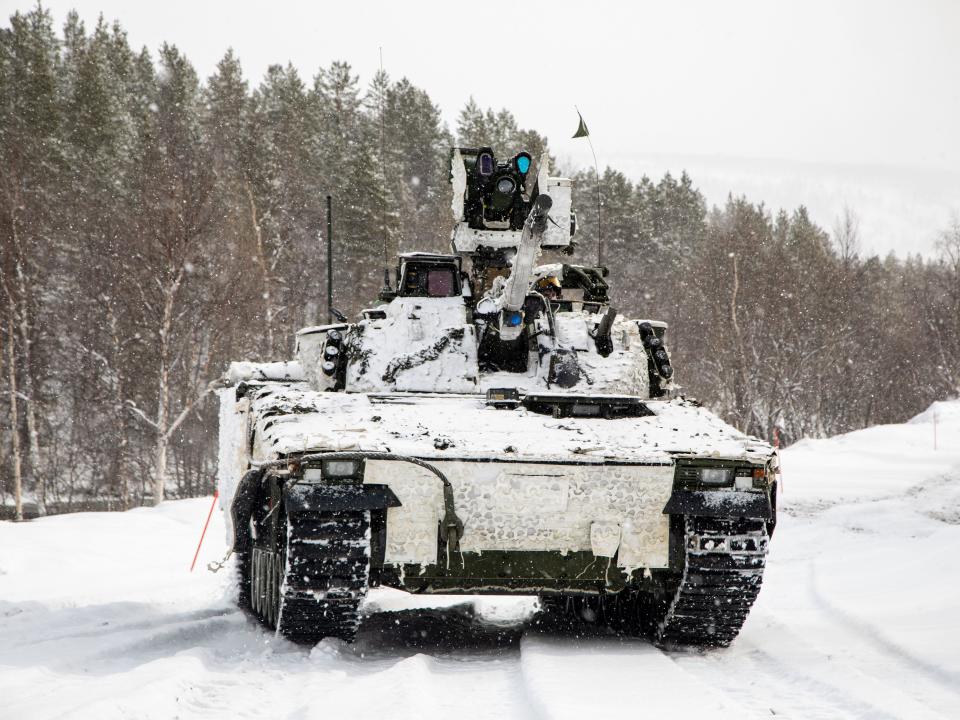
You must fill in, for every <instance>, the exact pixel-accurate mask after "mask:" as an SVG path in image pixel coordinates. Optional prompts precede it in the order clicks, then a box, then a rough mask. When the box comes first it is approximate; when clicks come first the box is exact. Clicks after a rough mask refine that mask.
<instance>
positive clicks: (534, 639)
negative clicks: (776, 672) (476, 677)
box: [520, 632, 769, 720]
mask: <svg viewBox="0 0 960 720" xmlns="http://www.w3.org/2000/svg"><path fill="white" fill-rule="evenodd" d="M520 670H521V672H522V674H523V681H524V684H525V686H526V692H527V695H528V696H529V698H530V704H531V708H532V710H534V711H535V712H536V713H537V716H538V717H541V718H544V719H550V720H566V719H568V718H569V719H570V720H583V718H584V717H591V716H596V715H598V714H603V713H604V712H608V711H611V710H612V711H616V712H623V711H627V710H633V711H636V710H642V711H643V712H644V714H645V716H647V717H671V718H711V720H723V719H725V718H730V719H731V720H744V719H745V718H760V717H769V716H768V715H767V716H764V715H762V714H759V713H753V712H752V711H750V710H749V709H748V708H747V707H745V706H743V705H741V704H739V703H738V702H736V701H735V699H733V698H732V697H730V696H729V695H727V694H726V693H725V692H723V691H722V690H719V689H718V688H717V687H716V686H714V687H707V686H704V685H703V683H701V682H699V681H698V680H697V678H695V677H694V676H693V675H691V674H689V673H687V672H685V671H684V670H683V669H682V668H680V667H679V666H677V665H676V664H674V663H673V662H671V660H670V658H669V657H668V656H667V655H666V654H665V653H663V652H662V651H660V650H658V649H657V648H656V647H654V646H653V645H651V644H650V643H647V642H645V641H642V640H636V639H633V638H619V637H615V636H606V635H604V636H601V635H597V636H593V637H590V636H587V637H584V636H580V637H571V636H569V635H564V636H558V635H550V634H545V633H534V632H527V633H525V634H524V635H523V638H522V639H521V641H520Z"/></svg>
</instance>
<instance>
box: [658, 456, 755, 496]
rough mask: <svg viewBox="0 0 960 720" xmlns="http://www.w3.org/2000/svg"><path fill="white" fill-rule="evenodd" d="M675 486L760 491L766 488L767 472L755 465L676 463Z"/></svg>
mask: <svg viewBox="0 0 960 720" xmlns="http://www.w3.org/2000/svg"><path fill="white" fill-rule="evenodd" d="M675 479H676V485H677V486H678V487H685V488H689V489H697V488H700V489H710V488H724V487H735V488H736V489H737V490H750V489H755V488H756V489H762V488H766V487H767V484H768V482H767V472H766V469H765V468H764V467H761V466H757V465H737V464H735V463H734V462H733V461H727V462H725V463H722V464H720V463H705V462H702V461H701V462H690V461H687V462H683V461H680V462H678V463H677V470H676V475H675Z"/></svg>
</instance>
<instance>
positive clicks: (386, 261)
mask: <svg viewBox="0 0 960 720" xmlns="http://www.w3.org/2000/svg"><path fill="white" fill-rule="evenodd" d="M386 79H387V75H386V73H385V72H384V71H383V46H382V45H381V46H380V81H381V82H383V83H384V85H383V87H381V88H380V176H381V178H382V180H383V189H384V190H386V188H387V164H386V162H387V161H386V155H385V153H386V147H387V146H386V128H385V127H384V107H383V103H384V99H385V96H386V94H387V85H386ZM380 226H381V230H382V231H383V286H384V289H389V287H390V254H389V252H390V251H389V249H388V247H387V246H388V244H389V237H388V236H389V233H388V232H387V193H386V192H384V195H383V204H382V205H381V207H380Z"/></svg>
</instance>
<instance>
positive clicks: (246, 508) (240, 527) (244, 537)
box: [230, 468, 264, 553]
mask: <svg viewBox="0 0 960 720" xmlns="http://www.w3.org/2000/svg"><path fill="white" fill-rule="evenodd" d="M263 473H264V471H263V470H262V469H261V468H254V469H253V470H248V471H247V472H246V473H245V474H244V476H243V477H242V478H241V479H240V482H239V483H238V484H237V489H236V492H234V494H233V502H232V503H230V516H231V518H232V519H233V550H234V552H241V553H242V552H246V551H247V550H248V549H249V548H250V546H251V544H252V542H253V538H252V537H251V536H250V516H251V515H253V505H254V503H255V502H256V499H257V489H258V488H259V487H260V480H261V479H262V478H263Z"/></svg>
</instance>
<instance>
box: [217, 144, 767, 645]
mask: <svg viewBox="0 0 960 720" xmlns="http://www.w3.org/2000/svg"><path fill="white" fill-rule="evenodd" d="M451 179H452V186H453V195H454V200H453V211H454V221H455V224H454V229H453V234H452V240H451V244H452V253H451V254H449V255H439V254H419V253H409V254H404V255H401V256H400V257H399V258H398V262H397V266H396V272H395V278H394V279H395V282H393V283H392V285H391V286H388V287H385V289H384V291H383V292H382V293H381V296H380V300H381V302H380V304H379V305H377V306H376V307H373V308H371V309H368V310H365V311H364V312H363V314H362V317H361V318H359V319H358V320H357V321H356V322H342V323H339V324H330V325H323V326H318V327H310V328H305V329H303V330H301V331H300V332H299V333H297V337H296V359H295V360H292V361H290V362H285V363H266V364H254V363H234V364H232V365H231V367H230V370H229V372H228V373H227V375H226V377H225V379H224V383H223V385H224V387H223V389H222V390H220V398H221V411H220V437H221V443H220V458H219V461H220V462H219V487H220V497H221V499H222V503H223V508H224V510H225V511H226V517H227V528H228V535H229V538H228V539H229V543H230V545H231V547H232V549H233V553H234V555H235V559H236V566H237V568H238V573H239V585H240V598H239V601H240V604H241V605H243V606H244V607H247V608H249V609H250V610H251V611H252V612H253V613H254V614H255V615H256V616H257V617H258V618H259V619H260V620H261V621H262V622H263V623H264V624H265V625H266V626H268V627H270V628H275V629H276V630H277V631H278V632H279V633H281V634H283V635H285V636H287V637H289V638H292V639H294V640H298V641H308V642H311V641H316V640H319V639H321V638H324V637H334V638H341V639H344V640H347V641H349V640H351V639H353V638H354V636H355V634H356V632H357V628H358V626H359V624H360V623H361V620H362V617H361V605H362V603H363V600H364V597H365V595H366V593H367V591H368V589H369V588H374V587H377V586H389V587H393V588H399V589H402V590H407V591H409V592H412V593H469V594H479V593H500V594H528V595H530V594H532V595H538V596H540V598H541V603H542V605H543V607H544V608H546V609H547V610H548V611H551V612H564V611H573V612H579V613H581V614H584V615H589V616H591V617H594V618H597V621H598V622H603V623H607V624H608V625H610V626H612V627H614V628H616V629H617V630H618V631H620V632H624V633H631V634H636V635H643V636H647V637H649V638H651V639H652V640H653V641H654V642H656V643H658V644H678V645H689V646H697V647H707V646H725V645H728V644H729V643H730V642H731V641H732V640H733V639H734V637H736V635H737V633H738V632H739V630H740V628H741V626H742V624H743V622H744V620H745V618H746V616H747V613H748V612H749V610H750V607H751V604H752V603H753V601H754V599H755V598H756V597H757V593H758V591H759V588H760V583H761V578H762V574H763V569H764V562H765V558H766V554H767V543H768V540H769V538H770V534H771V532H772V531H773V528H774V524H775V522H776V493H777V457H776V453H775V451H774V449H773V448H772V447H770V446H769V445H767V444H766V443H764V442H761V441H759V440H757V439H755V438H751V437H747V436H745V435H743V434H742V433H740V432H738V431H737V430H736V429H734V428H733V427H730V426H729V425H727V424H725V423H724V422H723V421H721V420H720V419H719V418H718V417H716V416H715V415H713V414H712V413H710V412H708V411H707V410H705V409H704V408H702V407H700V406H699V405H698V404H697V403H696V402H693V401H691V400H687V399H683V398H682V397H680V396H679V395H678V393H677V392H676V386H675V383H674V373H673V366H672V365H671V362H670V354H669V352H668V350H667V348H666V345H665V342H666V339H667V326H666V324H665V323H662V322H657V321H655V320H645V319H632V318H627V317H624V316H623V315H622V314H620V313H618V312H617V311H616V310H615V309H614V308H612V307H610V303H609V298H608V285H607V277H608V273H607V271H606V269H605V268H601V267H593V266H590V265H585V264H574V263H572V262H571V263H565V262H564V263H554V264H549V265H538V264H537V259H538V257H539V256H540V254H541V251H542V250H544V249H550V250H563V251H567V252H569V251H570V250H571V249H572V248H573V236H574V233H575V225H576V223H575V216H574V215H573V213H572V212H571V207H570V203H571V185H570V181H569V180H566V179H563V178H557V177H552V176H551V175H550V174H549V169H548V168H547V165H546V162H545V160H543V159H541V161H540V162H539V163H534V162H533V159H532V158H531V157H530V156H529V155H528V154H526V153H520V154H518V155H516V156H514V157H512V158H510V159H509V160H507V161H505V162H498V161H497V160H496V158H495V156H494V152H493V150H492V149H491V148H489V147H486V148H457V149H454V150H453V151H452V164H451Z"/></svg>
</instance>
